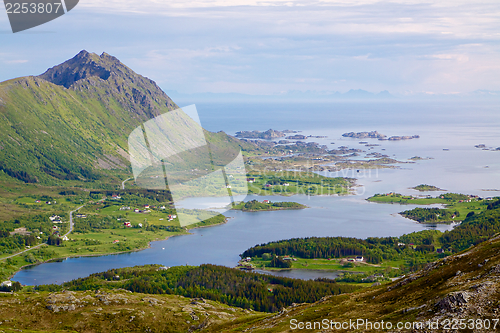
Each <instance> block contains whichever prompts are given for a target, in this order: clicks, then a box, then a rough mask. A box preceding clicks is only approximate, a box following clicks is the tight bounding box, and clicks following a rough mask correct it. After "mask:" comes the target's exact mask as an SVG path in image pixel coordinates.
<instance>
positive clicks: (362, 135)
mask: <svg viewBox="0 0 500 333" xmlns="http://www.w3.org/2000/svg"><path fill="white" fill-rule="evenodd" d="M342 136H343V137H346V138H355V139H378V140H389V141H401V140H411V139H418V138H420V135H404V136H391V137H390V138H387V135H385V134H381V133H379V132H377V131H372V132H358V133H355V132H349V133H344V134H342Z"/></svg>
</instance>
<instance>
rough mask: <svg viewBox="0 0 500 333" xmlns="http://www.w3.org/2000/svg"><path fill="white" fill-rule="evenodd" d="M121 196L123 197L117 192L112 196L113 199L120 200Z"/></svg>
mask: <svg viewBox="0 0 500 333" xmlns="http://www.w3.org/2000/svg"><path fill="white" fill-rule="evenodd" d="M121 198H122V197H120V196H119V195H117V194H113V195H112V196H111V199H113V200H120V199H121Z"/></svg>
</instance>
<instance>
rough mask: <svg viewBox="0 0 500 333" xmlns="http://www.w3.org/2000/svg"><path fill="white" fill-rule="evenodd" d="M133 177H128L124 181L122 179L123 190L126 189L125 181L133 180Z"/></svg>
mask: <svg viewBox="0 0 500 333" xmlns="http://www.w3.org/2000/svg"><path fill="white" fill-rule="evenodd" d="M131 179H132V178H127V179H125V180H124V181H122V190H124V189H125V183H126V182H127V181H129V180H131Z"/></svg>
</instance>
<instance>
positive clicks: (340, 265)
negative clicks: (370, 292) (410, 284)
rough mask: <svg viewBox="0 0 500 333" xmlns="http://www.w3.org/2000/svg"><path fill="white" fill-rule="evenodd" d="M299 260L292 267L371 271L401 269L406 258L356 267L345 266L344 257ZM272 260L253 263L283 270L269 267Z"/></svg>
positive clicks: (356, 265) (359, 264)
mask: <svg viewBox="0 0 500 333" xmlns="http://www.w3.org/2000/svg"><path fill="white" fill-rule="evenodd" d="M295 259H297V261H292V267H291V269H310V270H332V271H342V272H357V273H371V272H375V271H380V270H383V269H399V267H400V266H401V265H403V264H404V263H405V261H404V260H392V261H385V262H383V263H381V264H379V265H373V264H368V263H365V262H354V263H353V264H354V267H345V266H344V263H345V262H346V261H345V259H344V258H340V259H330V260H328V259H304V258H297V257H295ZM270 262H271V260H263V259H262V258H256V259H255V258H252V261H251V264H252V265H253V266H254V267H256V268H259V269H266V270H282V269H281V268H273V267H268V266H269V264H270Z"/></svg>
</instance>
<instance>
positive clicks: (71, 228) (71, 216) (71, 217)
mask: <svg viewBox="0 0 500 333" xmlns="http://www.w3.org/2000/svg"><path fill="white" fill-rule="evenodd" d="M83 207H85V205H82V206H80V207H78V208H77V209H75V210H74V211H71V212H69V231H68V232H67V233H65V234H64V235H63V237H64V236H68V235H69V234H70V233H71V232H72V231H73V226H74V225H75V223H74V222H73V213H75V212H77V211H79V210H80V209H82V208H83Z"/></svg>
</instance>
